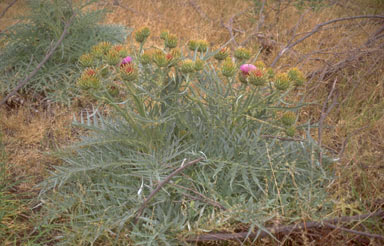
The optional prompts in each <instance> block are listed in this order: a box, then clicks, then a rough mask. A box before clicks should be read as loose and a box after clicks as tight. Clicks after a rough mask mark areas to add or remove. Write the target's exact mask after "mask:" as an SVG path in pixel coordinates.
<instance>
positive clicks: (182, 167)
mask: <svg viewBox="0 0 384 246" xmlns="http://www.w3.org/2000/svg"><path fill="white" fill-rule="evenodd" d="M202 160H203V158H202V157H200V158H197V159H195V160H193V161H190V162H188V163H185V164H184V165H182V166H181V167H179V168H178V169H176V170H175V171H173V172H172V173H171V174H170V175H168V176H167V177H166V178H165V179H164V180H163V181H162V182H160V183H159V184H158V185H157V187H156V188H155V189H154V190H153V191H152V192H151V194H149V196H148V197H147V199H145V200H144V202H143V204H142V205H141V207H140V208H139V210H137V213H136V219H135V224H136V223H137V222H138V220H139V217H140V216H141V214H142V213H143V211H144V208H145V207H146V206H147V204H148V202H149V201H150V200H151V199H152V198H153V197H154V196H155V195H156V193H157V192H159V190H160V189H161V188H162V187H163V186H164V185H166V184H167V183H168V182H169V181H170V180H171V179H172V178H173V176H175V175H177V174H179V173H181V172H182V171H183V170H184V169H186V168H187V167H189V166H192V165H194V164H196V163H198V162H200V161H202Z"/></svg>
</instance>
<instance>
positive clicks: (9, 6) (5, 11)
mask: <svg viewBox="0 0 384 246" xmlns="http://www.w3.org/2000/svg"><path fill="white" fill-rule="evenodd" d="M16 2H17V0H13V1H12V2H11V3H10V4H9V5H8V6H7V7H6V8H5V9H4V10H3V11H1V13H0V19H1V18H3V16H4V15H5V13H7V11H8V10H9V9H10V8H11V7H12V6H13V5H14V4H15V3H16Z"/></svg>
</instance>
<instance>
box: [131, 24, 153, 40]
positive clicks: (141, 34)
mask: <svg viewBox="0 0 384 246" xmlns="http://www.w3.org/2000/svg"><path fill="white" fill-rule="evenodd" d="M150 34H151V31H150V30H149V28H148V27H143V28H141V29H140V30H138V31H137V32H136V34H135V39H136V41H137V42H138V43H144V42H145V41H146V40H147V38H148V37H149V35H150Z"/></svg>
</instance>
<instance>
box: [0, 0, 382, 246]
mask: <svg viewBox="0 0 384 246" xmlns="http://www.w3.org/2000/svg"><path fill="white" fill-rule="evenodd" d="M11 2H12V1H10V0H6V1H1V2H0V12H1V11H2V10H3V9H5V8H6V6H8V4H9V3H11ZM299 3H303V5H298V4H299ZM89 8H91V9H101V8H108V9H110V10H111V11H110V12H109V13H108V15H107V16H106V18H105V20H104V23H113V24H121V25H124V26H127V27H129V28H132V29H134V30H137V29H139V28H141V27H143V26H147V27H149V28H150V30H151V36H150V38H149V40H148V42H147V44H146V45H147V46H150V45H154V46H159V47H160V46H161V45H162V40H161V39H160V38H157V37H159V35H160V33H161V32H162V31H163V30H169V31H170V32H171V33H173V34H175V35H176V36H177V37H178V38H179V44H181V45H185V44H186V43H187V42H188V41H189V40H191V39H205V40H208V41H209V44H210V46H211V47H215V48H218V47H220V46H221V45H223V44H224V43H226V42H227V41H228V40H230V39H231V38H232V41H231V42H230V43H229V44H228V47H230V48H231V49H232V50H233V49H235V47H236V46H241V45H243V46H244V47H248V48H250V49H251V50H252V52H253V53H255V54H257V53H259V52H260V55H259V56H258V60H262V61H263V62H264V63H265V64H267V66H271V65H272V64H273V63H274V62H275V58H276V57H277V56H278V55H279V52H281V51H282V50H283V49H284V47H286V46H288V45H289V44H291V43H292V40H298V39H300V38H301V37H303V36H305V35H306V34H308V33H309V32H311V31H312V30H313V29H314V28H315V27H316V25H318V24H320V23H325V22H327V21H329V20H332V19H338V18H342V17H348V16H361V15H367V16H368V15H369V16H372V15H383V13H384V1H381V0H353V1H349V0H340V1H327V0H323V1H321V0H319V1H309V0H308V1H305V0H303V1H286V0H282V1H281V0H266V1H258V0H253V1H251V0H205V1H203V0H159V1H154V0H120V1H117V0H105V1H98V2H97V3H95V4H93V5H92V6H90V7H89ZM27 12H28V8H27V7H26V6H25V2H24V1H18V2H17V3H16V4H15V5H14V6H13V7H11V8H10V9H9V10H8V11H7V12H6V14H5V15H4V16H3V17H2V18H1V19H0V30H4V29H6V28H7V27H9V26H11V25H12V24H14V23H15V22H16V19H15V17H18V16H20V15H23V14H25V13H27ZM383 25H384V19H383V18H381V19H380V18H375V19H374V18H361V19H360V18H359V19H352V20H345V21H340V22H335V23H333V24H330V25H326V26H324V27H323V28H322V30H320V31H319V32H316V33H314V34H313V35H312V36H310V37H309V38H307V39H305V40H303V41H302V42H300V43H298V44H297V45H295V46H294V47H292V48H290V49H289V50H288V51H287V52H285V53H284V54H283V55H282V56H281V58H280V59H278V60H276V62H275V64H274V69H275V70H276V71H281V72H285V71H287V70H288V69H289V68H292V67H298V68H299V69H300V70H301V71H303V72H304V74H305V75H306V78H307V82H306V83H305V86H304V89H303V90H304V91H305V96H304V99H303V100H304V101H305V102H310V104H308V105H307V106H305V107H304V108H303V109H302V111H301V113H300V117H299V118H298V124H306V123H308V122H311V124H312V125H313V126H314V128H313V129H312V130H311V135H312V137H313V138H314V139H315V140H316V141H318V142H320V143H321V145H322V146H323V149H324V152H326V153H328V155H329V156H332V158H335V159H336V161H335V162H334V163H333V164H332V172H333V173H334V179H333V181H332V182H330V183H329V184H328V186H327V187H326V191H327V193H328V195H329V197H330V200H331V201H332V206H333V207H332V208H331V212H329V213H328V214H327V216H326V218H334V217H340V216H353V215H359V214H366V213H369V212H375V211H377V210H380V209H382V208H383V206H384V175H383V170H384V162H383V159H384V141H383V139H384V100H383V98H384V38H383V33H384V31H383ZM380 30H381V32H380V33H379V32H378V31H380ZM376 33H378V34H377V35H376V36H375V34H376ZM132 37H134V36H132ZM0 38H1V37H0ZM129 42H131V41H130V40H127V43H129ZM4 45H5V44H4V43H1V39H0V49H1V48H3V47H4ZM0 83H6V81H0ZM74 86H75V85H74ZM3 96H5V95H3ZM299 96H300V98H299ZM302 98H303V97H302V96H301V95H295V94H294V93H293V94H290V95H289V96H288V98H287V100H292V101H295V100H299V99H302ZM73 102H75V103H72V104H71V105H70V106H67V105H61V104H60V103H55V102H50V101H47V100H43V99H42V98H41V95H39V96H36V95H32V94H31V93H21V94H17V95H16V96H13V97H11V98H10V100H9V101H8V103H7V104H5V105H3V106H1V108H0V123H1V125H0V130H1V133H0V136H1V139H0V140H1V142H0V144H1V149H0V151H1V153H0V154H1V155H0V158H1V159H0V163H1V166H0V175H1V176H0V241H1V242H2V243H3V244H4V245H55V243H56V242H57V241H56V240H58V239H59V237H60V233H70V232H71V228H68V227H65V228H64V229H61V228H60V226H59V225H60V223H63V224H64V223H66V222H68V221H66V220H68V217H60V216H58V217H57V218H56V219H55V221H54V223H51V224H49V223H48V224H42V223H41V221H43V217H44V216H46V214H45V213H46V211H45V212H44V210H43V209H41V204H40V201H36V200H35V199H34V198H36V197H37V195H38V193H39V191H40V190H39V189H40V188H38V187H36V185H37V184H39V183H40V182H42V181H44V180H46V179H47V178H48V177H50V175H49V172H50V171H53V170H54V169H53V166H55V165H61V164H62V161H61V160H60V159H58V158H56V157H54V156H55V155H52V154H51V153H52V152H55V151H56V150H57V149H59V148H62V147H64V146H68V145H71V144H73V143H75V142H77V141H78V140H79V137H80V136H82V135H85V134H86V131H84V130H79V128H78V127H76V126H72V125H71V122H72V120H73V116H77V118H79V115H80V112H81V111H82V110H83V106H84V105H86V107H88V106H89V102H86V101H83V100H82V99H73ZM328 109H329V111H328ZM108 110H109V109H108ZM302 135H303V137H305V131H303V133H302ZM276 199H277V198H276ZM303 211H304V210H303ZM299 216H301V218H302V219H303V220H305V219H308V218H311V219H312V217H311V215H310V214H299ZM326 218H324V219H326ZM279 222H280V221H279V218H276V217H275V218H273V220H271V222H270V223H271V224H277V223H279ZM226 226H228V227H227V228H226ZM236 226H237V227H236V228H231V224H230V223H228V224H222V225H221V227H220V228H219V229H220V230H223V229H226V230H227V231H229V232H233V231H242V230H247V229H248V225H246V224H244V225H239V224H236ZM349 228H352V229H355V230H358V231H366V232H370V233H371V234H379V235H384V229H383V220H382V218H381V219H377V218H374V219H371V220H368V221H364V223H363V222H361V223H355V224H353V226H352V227H349ZM210 229H213V228H210ZM104 239H105V240H109V239H110V238H107V237H106V238H104ZM279 239H281V242H282V245H324V244H328V245H382V243H384V242H383V240H381V241H380V239H378V238H372V237H369V236H368V237H364V236H361V235H360V236H358V235H356V234H354V233H347V232H342V231H340V230H335V229H329V228H328V229H316V230H310V231H308V232H307V233H296V234H293V235H291V236H289V237H279ZM80 241H81V240H80ZM112 241H113V240H112ZM98 243H99V244H98V245H112V244H109V242H107V241H102V240H101V241H98ZM231 243H232V242H231ZM258 243H259V244H260V245H279V243H277V242H276V241H274V240H273V239H270V238H266V239H261V240H260V241H258ZM284 243H285V244H284ZM121 245H125V244H121ZM207 245H232V244H230V243H227V244H226V243H222V242H216V243H212V244H207ZM233 245H237V244H236V242H233Z"/></svg>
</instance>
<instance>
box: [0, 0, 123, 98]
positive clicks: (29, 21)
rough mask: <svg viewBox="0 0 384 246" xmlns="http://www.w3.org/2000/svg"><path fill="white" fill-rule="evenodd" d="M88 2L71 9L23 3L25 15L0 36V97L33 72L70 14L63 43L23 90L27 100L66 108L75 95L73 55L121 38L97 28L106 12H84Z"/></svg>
mask: <svg viewBox="0 0 384 246" xmlns="http://www.w3.org/2000/svg"><path fill="white" fill-rule="evenodd" d="M94 2H95V1H94V0H91V1H76V3H74V4H73V6H72V4H71V1H60V0H33V1H28V6H29V8H30V11H29V14H28V15H26V16H24V17H22V18H20V23H18V24H15V25H13V26H11V27H9V28H8V29H7V30H5V31H3V32H2V33H1V34H0V39H1V42H3V43H4V44H5V45H4V47H2V48H0V92H1V93H2V94H7V93H9V92H10V91H12V89H13V88H14V87H15V86H16V85H17V83H18V82H19V81H20V80H21V79H23V78H25V77H26V76H27V75H28V73H30V72H31V71H32V70H33V69H34V68H35V67H36V65H37V64H38V63H39V62H40V61H41V60H42V59H43V57H44V56H45V54H46V53H47V51H48V50H49V48H50V47H51V46H52V45H53V43H55V42H56V41H57V40H58V39H59V37H60V35H61V34H62V32H63V30H64V26H65V23H66V22H67V21H68V20H69V18H70V17H71V16H72V14H73V13H76V17H75V19H74V21H73V24H72V25H71V26H70V28H69V32H68V35H67V36H66V37H65V39H64V41H63V43H62V44H61V45H60V47H59V48H58V49H57V50H56V52H55V53H54V55H53V56H52V57H51V58H50V59H49V60H48V62H47V63H46V64H45V65H44V66H43V68H42V69H41V70H40V71H39V72H38V74H37V75H35V76H34V77H33V78H32V80H31V81H30V82H29V83H28V84H27V86H25V88H24V89H23V91H24V92H26V93H29V94H30V95H36V94H40V95H43V96H44V97H46V98H48V99H51V100H53V101H59V102H64V103H70V100H71V98H73V97H74V96H75V95H76V90H75V88H74V86H73V82H74V79H75V77H74V74H76V73H77V71H78V69H77V67H76V65H75V64H76V61H77V60H78V58H79V56H80V55H81V54H82V53H84V52H85V51H86V50H88V49H89V47H90V46H92V45H94V44H96V43H97V42H99V41H101V40H107V41H110V42H114V43H115V42H123V41H124V40H125V38H126V35H127V29H126V28H124V27H122V26H117V25H101V24H98V23H99V22H100V21H101V20H102V18H103V16H104V15H105V13H106V10H90V9H89V8H87V7H88V6H89V5H90V4H92V3H94Z"/></svg>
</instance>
